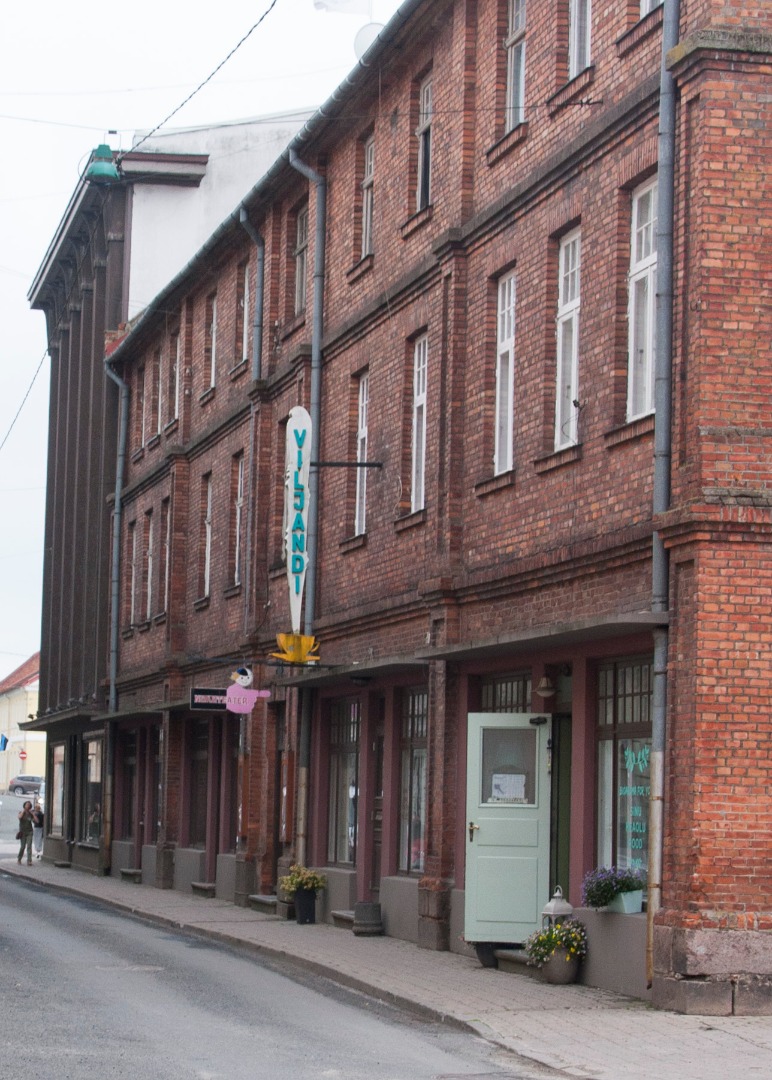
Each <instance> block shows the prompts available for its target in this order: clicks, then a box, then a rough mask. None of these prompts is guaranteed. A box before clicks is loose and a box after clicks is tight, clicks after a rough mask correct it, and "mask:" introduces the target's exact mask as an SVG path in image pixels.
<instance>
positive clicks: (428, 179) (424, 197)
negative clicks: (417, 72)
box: [415, 76, 434, 211]
mask: <svg viewBox="0 0 772 1080" xmlns="http://www.w3.org/2000/svg"><path fill="white" fill-rule="evenodd" d="M433 114H434V92H433V89H432V79H431V76H430V77H429V78H428V79H424V81H423V82H422V83H421V86H420V88H419V91H418V127H417V128H416V132H415V133H416V137H417V139H418V171H417V174H416V211H418V210H423V209H425V208H426V207H427V206H430V205H431V201H432V117H433Z"/></svg>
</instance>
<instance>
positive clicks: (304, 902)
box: [279, 863, 327, 923]
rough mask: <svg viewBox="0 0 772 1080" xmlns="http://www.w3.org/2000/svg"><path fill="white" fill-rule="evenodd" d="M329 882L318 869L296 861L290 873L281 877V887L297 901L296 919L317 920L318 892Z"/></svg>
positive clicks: (305, 921)
mask: <svg viewBox="0 0 772 1080" xmlns="http://www.w3.org/2000/svg"><path fill="white" fill-rule="evenodd" d="M326 884H327V878H326V877H325V875H324V874H320V873H319V871H318V870H310V869H309V868H308V867H307V866H300V865H299V864H298V863H294V864H293V865H292V866H291V867H290V868H289V873H288V874H285V875H284V877H280V878H279V888H280V889H282V890H283V891H284V892H285V893H286V894H287V896H291V897H292V898H293V899H294V902H295V919H296V920H297V921H298V922H299V923H314V922H316V894H317V892H318V891H319V889H323V888H324V887H325V885H326Z"/></svg>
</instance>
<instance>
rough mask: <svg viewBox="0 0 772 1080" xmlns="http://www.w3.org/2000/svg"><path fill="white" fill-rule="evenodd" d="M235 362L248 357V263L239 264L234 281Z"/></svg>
mask: <svg viewBox="0 0 772 1080" xmlns="http://www.w3.org/2000/svg"><path fill="white" fill-rule="evenodd" d="M236 292H237V301H236V303H237V308H236V362H237V363H238V362H239V361H241V362H243V361H244V360H248V359H249V332H250V325H249V263H247V262H245V263H242V264H241V266H239V269H238V276H237V282H236Z"/></svg>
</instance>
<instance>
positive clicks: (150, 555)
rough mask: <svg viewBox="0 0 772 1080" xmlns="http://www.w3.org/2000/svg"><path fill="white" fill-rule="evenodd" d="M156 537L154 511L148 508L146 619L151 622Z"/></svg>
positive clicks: (146, 519) (146, 527)
mask: <svg viewBox="0 0 772 1080" xmlns="http://www.w3.org/2000/svg"><path fill="white" fill-rule="evenodd" d="M154 543H155V538H154V535H153V511H152V510H148V512H147V513H146V514H145V568H144V570H145V582H144V584H145V619H146V620H147V621H148V622H149V621H150V620H151V619H152V617H153V572H154V559H155V552H154V550H153V548H154Z"/></svg>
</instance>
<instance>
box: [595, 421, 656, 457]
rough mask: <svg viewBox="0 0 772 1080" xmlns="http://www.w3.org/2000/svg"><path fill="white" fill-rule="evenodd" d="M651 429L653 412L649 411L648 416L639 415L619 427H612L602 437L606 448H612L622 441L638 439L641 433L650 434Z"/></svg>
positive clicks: (619, 444) (652, 427) (652, 429)
mask: <svg viewBox="0 0 772 1080" xmlns="http://www.w3.org/2000/svg"><path fill="white" fill-rule="evenodd" d="M652 431H654V413H650V414H649V416H641V417H639V418H638V419H637V420H631V421H629V422H628V423H626V424H622V425H621V426H620V427H617V428H612V429H611V431H607V432H606V433H605V434H604V436H603V439H604V441H605V443H606V448H607V449H608V450H612V449H613V448H614V447H615V446H621V445H622V444H623V443H628V442H632V441H633V440H634V439H640V438H641V437H642V436H643V435H649V434H651V432H652Z"/></svg>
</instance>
